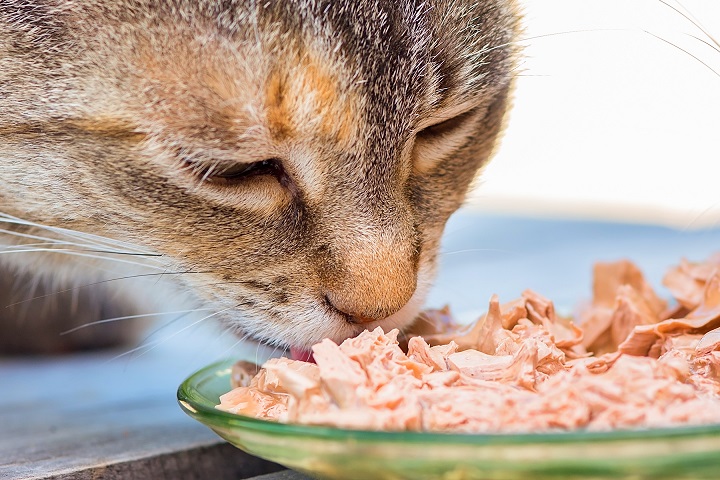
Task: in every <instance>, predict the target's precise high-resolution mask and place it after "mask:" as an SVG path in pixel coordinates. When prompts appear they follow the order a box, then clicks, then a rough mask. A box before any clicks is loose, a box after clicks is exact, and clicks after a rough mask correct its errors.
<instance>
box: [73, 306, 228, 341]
mask: <svg viewBox="0 0 720 480" xmlns="http://www.w3.org/2000/svg"><path fill="white" fill-rule="evenodd" d="M209 310H214V309H212V308H196V309H192V310H176V311H174V312H154V313H140V314H137V315H125V316H123V317H114V318H105V319H103V320H96V321H94V322H88V323H85V324H83V325H79V326H77V327H75V328H71V329H70V330H65V331H64V332H60V335H67V334H69V333H72V332H76V331H78V330H82V329H83V328H87V327H92V326H94V325H101V324H103V323H110V322H117V321H120V320H130V319H133V318H144V317H154V316H163V315H175V314H178V313H193V312H206V311H209ZM178 318H180V317H178Z"/></svg>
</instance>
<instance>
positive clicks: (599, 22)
mask: <svg viewBox="0 0 720 480" xmlns="http://www.w3.org/2000/svg"><path fill="white" fill-rule="evenodd" d="M521 4H522V6H523V9H524V11H525V16H526V18H525V26H526V34H525V38H526V40H525V41H523V42H521V43H522V45H523V46H524V47H525V58H524V61H523V62H522V63H521V65H520V72H519V76H518V79H517V90H516V95H515V106H514V108H513V110H512V114H511V116H510V122H509V125H508V129H507V132H506V134H505V137H504V140H503V142H502V145H501V147H500V150H499V151H498V153H497V156H496V157H495V159H494V160H493V162H492V163H491V164H490V166H489V167H488V168H487V170H486V172H485V175H484V176H483V181H482V184H481V185H480V186H479V188H478V189H477V190H476V191H475V192H474V194H473V195H472V197H471V200H470V202H469V205H470V206H471V208H473V209H479V210H482V211H486V212H499V213H517V214H523V215H540V216H552V217H570V218H585V219H587V218H597V219H606V220H621V221H631V222H643V223H653V224H657V223H659V224H666V225H673V226H676V227H679V228H699V227H707V226H712V225H717V224H719V223H720V194H719V192H718V179H720V161H719V160H720V158H719V157H720V135H719V134H718V126H720V121H719V119H718V116H719V115H720V74H718V72H720V52H719V51H718V47H717V46H710V45H708V44H707V43H705V42H710V39H708V38H707V36H705V35H704V34H703V32H702V31H701V30H700V29H699V28H698V27H697V26H695V25H693V24H692V23H691V22H690V21H688V20H687V19H686V18H684V17H683V16H682V15H681V14H680V13H678V12H677V11H675V10H673V9H672V8H670V7H669V6H668V5H666V4H663V2H661V1H660V0H629V1H628V0H580V1H578V0H543V1H530V0H524V1H522V2H521ZM668 4H669V5H672V6H673V7H675V8H677V9H679V10H681V11H685V12H689V14H691V15H693V16H694V17H695V18H696V19H697V21H698V22H700V24H701V25H703V26H704V27H705V28H706V30H707V31H708V32H710V33H711V34H714V35H715V36H716V38H720V2H718V1H715V0H683V1H682V4H679V3H677V2H673V1H672V0H671V1H669V2H668ZM658 37H659V38H658ZM695 37H697V38H695ZM668 42H669V43H668ZM683 50H685V51H683ZM693 56H694V57H696V58H693ZM701 62H704V63H705V64H706V65H707V66H706V65H703V63H701ZM711 69H714V70H715V71H714V72H713V71H712V70H711Z"/></svg>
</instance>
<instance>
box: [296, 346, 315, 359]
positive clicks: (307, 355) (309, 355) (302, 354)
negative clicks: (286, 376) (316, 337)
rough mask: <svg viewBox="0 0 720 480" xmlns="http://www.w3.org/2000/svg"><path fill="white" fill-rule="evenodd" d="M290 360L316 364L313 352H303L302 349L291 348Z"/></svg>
mask: <svg viewBox="0 0 720 480" xmlns="http://www.w3.org/2000/svg"><path fill="white" fill-rule="evenodd" d="M290 358H291V359H293V360H300V361H301V362H310V363H315V359H314V358H313V354H312V351H310V350H303V349H301V348H295V347H291V348H290Z"/></svg>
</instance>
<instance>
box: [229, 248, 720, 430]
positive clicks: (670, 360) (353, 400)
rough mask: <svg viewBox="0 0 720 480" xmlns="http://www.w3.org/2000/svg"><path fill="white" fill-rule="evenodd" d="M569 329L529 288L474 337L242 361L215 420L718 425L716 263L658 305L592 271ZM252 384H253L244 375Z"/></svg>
mask: <svg viewBox="0 0 720 480" xmlns="http://www.w3.org/2000/svg"><path fill="white" fill-rule="evenodd" d="M594 273H595V279H594V287H593V293H594V296H593V299H592V301H591V302H590V303H589V305H588V306H587V307H586V308H585V310H584V311H583V312H581V314H580V315H579V316H578V319H579V321H578V324H575V323H573V321H572V320H571V319H570V318H565V317H562V316H559V315H558V314H557V313H556V312H555V308H554V306H553V304H552V302H551V301H550V300H548V299H547V298H545V297H543V296H541V295H539V294H538V293H536V292H533V291H531V290H526V291H525V292H523V293H522V296H521V297H520V298H519V299H517V300H513V301H511V302H508V303H504V304H501V303H500V301H499V299H498V297H497V296H495V295H494V296H493V297H492V298H491V300H490V304H489V307H488V312H487V313H486V314H485V315H483V316H482V317H481V318H480V319H478V321H477V322H475V323H474V324H472V325H468V326H462V325H459V324H457V323H456V322H455V321H454V320H453V318H452V315H451V314H450V311H449V309H447V308H445V309H443V310H428V311H426V312H423V314H422V315H421V319H420V320H419V321H418V324H417V328H416V329H415V331H414V332H413V334H412V335H409V336H407V337H406V338H401V339H398V331H397V330H391V331H389V332H384V331H383V330H382V329H381V328H379V327H378V328H376V329H375V330H373V331H365V332H363V333H362V334H360V335H359V336H357V337H355V338H351V339H348V340H346V341H344V342H342V343H341V344H340V345H337V344H336V343H334V342H332V341H330V340H327V339H326V340H323V341H322V342H320V343H318V344H316V345H315V346H313V347H312V356H313V357H314V360H315V362H316V363H308V362H305V361H300V360H291V359H287V358H278V359H271V360H269V361H268V362H267V363H265V364H264V365H263V367H262V368H261V369H260V370H259V371H257V374H255V373H256V366H254V365H252V364H248V363H247V362H240V363H239V364H238V365H237V366H236V368H235V369H234V372H233V380H234V385H235V386H236V387H237V388H234V389H233V390H232V391H230V392H228V393H226V394H225V395H223V396H221V397H220V400H221V402H220V405H218V408H220V409H222V410H226V411H229V412H232V413H238V414H242V415H250V416H255V417H258V418H263V419H267V420H274V421H279V422H287V423H299V424H307V425H327V426H333V427H340V428H351V429H371V430H396V431H398V430H400V431H404V430H411V431H442V432H464V433H491V432H492V433H494V432H528V431H534V432H536V431H558V430H571V429H587V430H611V429H618V428H652V427H665V426H673V425H687V424H705V423H720V257H716V258H713V259H710V260H708V261H707V262H705V263H690V262H687V261H685V260H683V262H682V263H681V265H680V266H678V267H675V268H674V269H672V270H670V272H669V273H668V274H667V275H666V277H665V280H664V282H665V284H666V286H667V287H668V288H669V289H670V291H671V292H673V293H674V294H675V295H677V306H670V307H668V305H667V303H666V302H665V301H664V300H662V299H660V298H659V297H658V296H657V295H656V294H655V292H654V291H653V290H652V288H651V287H650V286H649V284H648V283H647V282H646V281H645V279H644V277H643V275H642V273H641V272H640V270H639V269H638V268H637V267H636V266H635V265H633V264H632V263H630V262H628V261H620V262H616V263H604V264H598V265H596V267H595V272H594ZM253 375H254V376H253Z"/></svg>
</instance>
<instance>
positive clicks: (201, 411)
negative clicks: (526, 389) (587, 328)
mask: <svg viewBox="0 0 720 480" xmlns="http://www.w3.org/2000/svg"><path fill="white" fill-rule="evenodd" d="M233 363H234V362H233V361H225V362H219V363H215V364H212V365H209V366H207V367H205V368H203V369H202V370H200V371H198V372H197V373H195V374H193V375H192V376H190V377H189V378H188V379H187V380H185V382H183V383H182V385H180V388H179V389H178V401H179V402H180V405H181V407H182V409H183V410H184V411H185V412H186V413H187V414H188V415H190V416H191V417H193V418H195V419H196V420H198V421H200V422H202V423H204V424H205V425H207V426H208V427H210V428H211V429H213V430H214V431H215V432H216V433H217V434H218V435H220V436H221V437H222V438H224V439H226V440H227V441H228V442H230V443H232V444H233V445H235V446H236V447H238V448H240V449H242V450H245V451H246V452H248V453H250V454H252V455H256V456H258V457H261V458H265V459H267V460H270V461H273V462H277V463H279V464H282V465H285V466H287V467H289V468H292V469H295V470H298V471H301V472H304V473H306V474H308V475H310V476H314V477H318V478H326V479H342V480H348V479H358V480H362V479H368V480H384V479H388V480H390V479H392V480H396V479H397V480H399V479H408V480H424V479H447V480H461V479H462V480H465V479H483V480H500V479H502V480H505V479H508V480H510V479H513V480H531V479H532V480H540V479H543V480H544V479H583V480H587V479H611V478H612V479H618V478H623V479H628V480H630V479H632V480H640V479H648V480H658V479H720V425H710V426H703V427H682V428H672V429H656V430H642V431H638V430H633V431H630V430H624V431H615V432H571V433H551V434H523V435H518V434H512V435H497V434H494V435H464V434H438V433H417V432H374V431H357V430H341V429H336V428H327V427H315V426H302V425H286V424H280V423H275V422H268V421H264V420H258V419H255V418H250V417H244V416H241V415H234V414H231V413H227V412H222V411H219V410H216V409H215V405H216V404H217V403H219V400H218V397H219V396H220V395H222V394H223V393H225V392H227V391H228V390H229V389H230V367H231V365H232V364H233Z"/></svg>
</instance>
